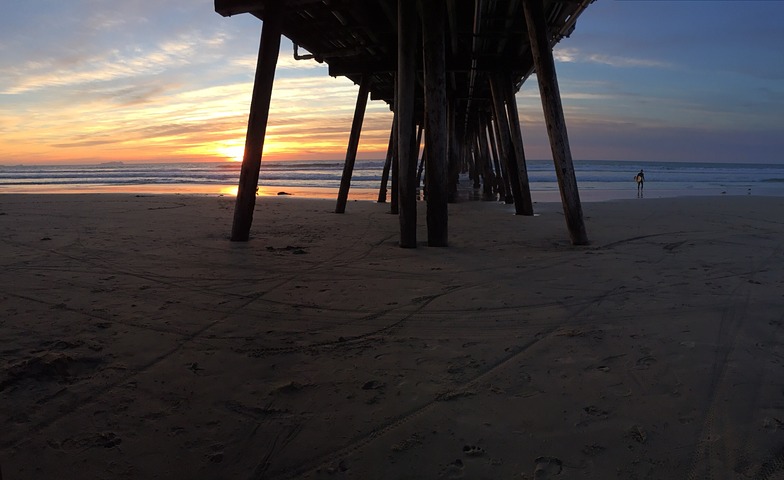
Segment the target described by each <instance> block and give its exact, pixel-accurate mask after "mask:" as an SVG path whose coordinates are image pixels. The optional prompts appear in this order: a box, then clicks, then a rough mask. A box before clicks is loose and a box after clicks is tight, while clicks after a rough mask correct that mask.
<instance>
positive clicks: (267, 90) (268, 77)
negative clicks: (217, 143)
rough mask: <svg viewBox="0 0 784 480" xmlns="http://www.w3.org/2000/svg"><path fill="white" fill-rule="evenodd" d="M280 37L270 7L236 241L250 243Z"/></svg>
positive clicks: (241, 186)
mask: <svg viewBox="0 0 784 480" xmlns="http://www.w3.org/2000/svg"><path fill="white" fill-rule="evenodd" d="M280 36H281V28H280V15H279V12H278V11H277V9H270V10H269V11H268V12H267V15H266V17H265V18H264V23H263V25H262V29H261V42H260V45H259V56H258V61H257V64H256V78H255V80H254V83H253V96H252V98H251V102H250V113H249V114H248V130H247V134H246V136H245V153H244V154H243V156H242V167H241V170H240V180H239V185H238V187H237V200H236V202H235V204H234V221H233V223H232V227H231V240H232V241H234V242H247V241H248V238H249V237H250V226H251V224H252V223H253V210H254V209H255V208H256V191H257V190H258V187H259V171H260V170H261V154H262V152H263V150H264V137H265V135H266V133H267V120H268V119H269V107H270V100H271V98H272V84H273V83H274V80H275V67H276V65H277V63H278V53H279V52H280Z"/></svg>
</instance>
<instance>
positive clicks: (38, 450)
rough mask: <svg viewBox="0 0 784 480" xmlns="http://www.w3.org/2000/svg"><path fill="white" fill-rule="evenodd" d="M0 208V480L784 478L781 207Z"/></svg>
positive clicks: (326, 204) (201, 201)
mask: <svg viewBox="0 0 784 480" xmlns="http://www.w3.org/2000/svg"><path fill="white" fill-rule="evenodd" d="M334 206H335V205H334V201H333V200H323V199H311V198H299V196H297V195H294V196H269V197H260V198H259V199H258V202H257V205H256V212H255V216H254V223H253V228H252V229H251V241H249V242H247V243H233V242H230V241H229V240H228V237H229V232H230V229H231V220H232V214H233V208H234V198H233V197H231V196H199V195H134V194H80V195H77V194H74V195H16V194H7V195H0V232H1V233H0V239H1V240H2V241H0V252H1V255H0V262H1V263H2V265H1V267H2V270H1V271H2V273H1V274H0V300H1V303H0V304H1V305H2V306H1V307H0V309H1V310H2V316H0V340H2V344H1V345H0V412H3V415H2V416H0V421H1V422H2V424H0V471H1V472H2V474H1V475H0V477H1V478H2V479H4V480H16V479H49V478H58V479H103V478H106V479H152V478H162V479H167V478H182V479H268V478H269V479H284V478H308V479H322V478H352V479H420V478H421V479H438V478H466V479H503V478H509V479H511V478H517V479H520V478H523V479H539V478H556V479H583V478H591V479H592V478H595V479H608V478H618V479H707V478H713V479H735V478H758V479H773V478H781V476H782V475H784V381H783V380H782V379H783V378H784V377H782V368H783V365H784V313H783V312H784V308H782V307H784V249H782V238H784V197H776V196H769V197H765V196H755V195H748V196H742V195H739V196H695V197H681V198H644V199H637V198H631V199H627V200H615V201H606V202H586V203H584V204H583V212H584V214H585V224H586V229H587V233H588V237H589V239H590V242H591V243H590V245H588V246H580V247H575V246H572V245H571V244H570V243H569V235H568V232H567V229H566V224H565V221H564V216H563V211H562V207H561V205H560V204H559V203H544V202H538V203H536V204H535V205H534V210H535V212H536V215H535V216H533V217H525V216H515V215H514V214H513V213H514V207H513V206H512V205H503V204H500V203H497V202H461V203H457V204H452V205H450V206H449V212H450V216H449V241H450V246H449V247H447V248H429V247H427V246H426V238H427V235H426V228H425V205H424V203H419V204H418V207H419V212H418V215H419V232H418V238H419V248H417V249H401V248H399V247H398V246H397V237H398V218H397V217H396V216H394V215H390V214H389V213H388V211H389V205H388V204H378V203H375V202H371V201H350V202H349V204H348V207H347V210H346V213H345V214H344V215H337V214H335V213H333V211H334Z"/></svg>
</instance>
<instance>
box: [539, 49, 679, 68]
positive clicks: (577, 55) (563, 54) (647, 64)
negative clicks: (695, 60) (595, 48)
mask: <svg viewBox="0 0 784 480" xmlns="http://www.w3.org/2000/svg"><path fill="white" fill-rule="evenodd" d="M553 56H554V57H555V59H556V60H557V61H559V62H564V63H596V64H600V65H609V66H611V67H617V68H632V67H642V68H672V65H670V64H669V63H668V62H662V61H659V60H650V59H645V58H633V57H623V56H618V55H605V54H600V53H584V52H582V51H581V50H579V49H577V48H558V49H556V50H554V51H553Z"/></svg>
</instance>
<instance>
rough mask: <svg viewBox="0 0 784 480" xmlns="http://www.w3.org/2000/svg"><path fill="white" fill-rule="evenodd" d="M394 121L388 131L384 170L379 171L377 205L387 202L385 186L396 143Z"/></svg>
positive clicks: (387, 181)
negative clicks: (379, 183) (379, 182)
mask: <svg viewBox="0 0 784 480" xmlns="http://www.w3.org/2000/svg"><path fill="white" fill-rule="evenodd" d="M395 126H396V122H395V120H392V127H390V129H389V145H388V146H387V156H386V157H385V159H384V168H383V169H382V171H381V185H380V186H379V187H378V203H385V202H386V201H387V184H388V183H389V167H390V166H391V165H392V153H393V151H392V148H393V146H394V142H396V141H397V136H396V135H395Z"/></svg>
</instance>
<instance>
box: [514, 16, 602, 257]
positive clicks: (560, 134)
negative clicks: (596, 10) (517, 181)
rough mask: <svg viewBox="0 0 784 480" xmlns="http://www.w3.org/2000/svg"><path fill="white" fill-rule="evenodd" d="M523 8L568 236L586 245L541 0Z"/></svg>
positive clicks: (581, 212) (581, 213) (580, 208)
mask: <svg viewBox="0 0 784 480" xmlns="http://www.w3.org/2000/svg"><path fill="white" fill-rule="evenodd" d="M523 11H524V14H525V22H526V25H527V27H528V38H529V41H530V42H531V52H532V54H533V59H534V68H535V69H536V78H537V80H538V81H539V95H540V96H541V97H542V108H543V109H544V118H545V124H546V125H547V134H548V136H549V137H550V148H551V150H552V153H553V162H554V163H555V175H556V177H557V179H558V187H559V188H560V191H561V202H562V203H563V209H564V216H565V217H566V225H567V227H568V228H569V236H570V237H571V240H572V244H573V245H587V244H588V235H587V233H586V232H585V223H584V221H583V210H582V206H581V204H580V194H579V192H578V190H577V178H576V176H575V174H574V165H573V163H572V152H571V149H570V148H569V138H568V136H567V134H566V121H565V119H564V114H563V105H562V104H561V93H560V91H559V89H558V78H557V76H556V74H555V61H554V60H553V51H552V49H551V48H550V42H549V38H548V35H547V23H546V20H545V15H544V5H543V0H523Z"/></svg>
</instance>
